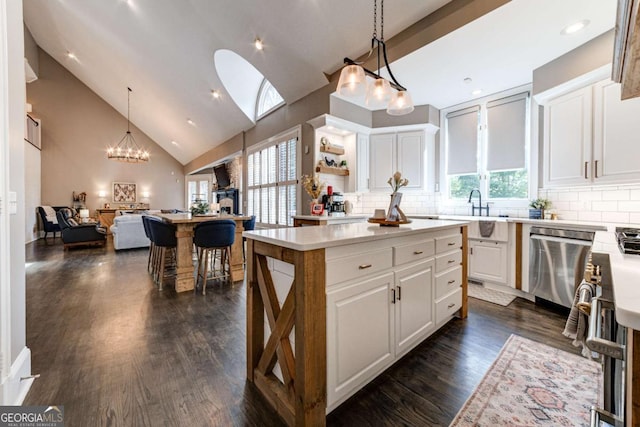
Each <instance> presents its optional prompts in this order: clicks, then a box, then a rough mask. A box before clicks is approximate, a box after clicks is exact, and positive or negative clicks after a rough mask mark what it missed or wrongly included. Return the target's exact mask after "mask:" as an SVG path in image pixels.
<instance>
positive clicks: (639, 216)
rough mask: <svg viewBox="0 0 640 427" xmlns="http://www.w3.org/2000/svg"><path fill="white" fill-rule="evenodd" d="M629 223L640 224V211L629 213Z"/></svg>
mask: <svg viewBox="0 0 640 427" xmlns="http://www.w3.org/2000/svg"><path fill="white" fill-rule="evenodd" d="M629 224H637V225H640V213H630V214H629Z"/></svg>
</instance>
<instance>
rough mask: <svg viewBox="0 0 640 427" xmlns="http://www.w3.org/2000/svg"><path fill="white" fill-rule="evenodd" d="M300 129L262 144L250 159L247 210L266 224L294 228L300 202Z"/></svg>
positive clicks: (248, 160)
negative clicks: (294, 217) (294, 218)
mask: <svg viewBox="0 0 640 427" xmlns="http://www.w3.org/2000/svg"><path fill="white" fill-rule="evenodd" d="M298 135H299V130H295V131H293V132H287V133H286V134H284V135H282V136H281V137H275V138H273V139H272V140H270V141H268V142H267V143H265V144H260V145H259V148H256V149H254V150H252V151H251V152H249V154H248V156H247V211H248V214H249V215H255V216H256V222H257V223H261V224H264V225H276V226H291V225H293V219H292V218H291V216H292V215H295V214H296V209H297V202H298V197H299V195H298V191H299V189H298V179H297V177H298V169H299V164H298V163H299V159H298V148H299V143H298V141H299V137H298Z"/></svg>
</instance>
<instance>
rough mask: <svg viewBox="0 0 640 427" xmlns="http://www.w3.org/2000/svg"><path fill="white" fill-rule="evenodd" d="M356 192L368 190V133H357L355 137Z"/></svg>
mask: <svg viewBox="0 0 640 427" xmlns="http://www.w3.org/2000/svg"><path fill="white" fill-rule="evenodd" d="M356 156H357V157H356V187H355V191H356V192H364V191H368V190H369V135H365V134H362V133H359V134H358V136H357V139H356Z"/></svg>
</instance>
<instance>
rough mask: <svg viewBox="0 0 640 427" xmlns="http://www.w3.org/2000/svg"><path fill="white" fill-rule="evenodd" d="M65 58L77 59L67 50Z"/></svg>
mask: <svg viewBox="0 0 640 427" xmlns="http://www.w3.org/2000/svg"><path fill="white" fill-rule="evenodd" d="M67 58H69V59H78V58H77V57H76V55H75V54H74V53H73V52H67Z"/></svg>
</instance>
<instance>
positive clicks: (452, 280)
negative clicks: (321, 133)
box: [447, 280, 456, 285]
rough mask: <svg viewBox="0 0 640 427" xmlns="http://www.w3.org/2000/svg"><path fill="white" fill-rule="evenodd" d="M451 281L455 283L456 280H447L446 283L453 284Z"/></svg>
mask: <svg viewBox="0 0 640 427" xmlns="http://www.w3.org/2000/svg"><path fill="white" fill-rule="evenodd" d="M453 283H456V281H455V280H449V281H448V282H447V284H448V285H451V284H453Z"/></svg>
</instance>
